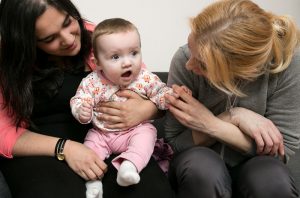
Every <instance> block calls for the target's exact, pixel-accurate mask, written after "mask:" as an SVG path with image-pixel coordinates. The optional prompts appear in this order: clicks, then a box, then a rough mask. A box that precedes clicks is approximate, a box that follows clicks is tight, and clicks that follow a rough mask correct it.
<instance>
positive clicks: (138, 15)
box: [72, 0, 300, 71]
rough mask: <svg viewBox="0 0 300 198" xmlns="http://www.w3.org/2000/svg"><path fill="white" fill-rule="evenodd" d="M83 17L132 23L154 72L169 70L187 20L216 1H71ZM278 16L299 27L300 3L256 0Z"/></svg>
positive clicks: (183, 35) (183, 34) (182, 36)
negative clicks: (123, 20) (289, 17)
mask: <svg viewBox="0 0 300 198" xmlns="http://www.w3.org/2000/svg"><path fill="white" fill-rule="evenodd" d="M72 1H73V2H74V3H75V5H77V7H78V9H79V10H80V12H81V14H82V15H83V16H84V17H85V18H86V19H88V20H90V21H92V22H94V23H98V22H100V21H102V20H103V19H106V18H111V17H122V18H125V19H127V20H130V21H131V22H133V23H134V24H135V25H136V26H137V27H138V29H139V31H140V34H141V39H142V53H143V59H144V62H145V63H146V65H147V67H148V68H149V69H150V70H151V71H168V69H169V65H170V60H171V58H172V56H173V54H174V52H175V51H176V50H177V48H178V47H179V46H180V45H182V44H184V43H186V39H187V35H188V33H189V26H188V19H189V17H192V16H194V15H196V14H197V13H198V12H199V11H200V10H202V9H203V7H205V6H206V5H208V4H210V3H212V2H214V0H147V1H146V0H106V1H103V0H72ZM254 2H256V3H258V4H259V5H260V6H261V7H263V8H264V9H266V10H268V11H272V12H274V13H277V14H288V15H291V16H293V17H294V18H295V20H296V22H297V24H298V26H299V27H300V1H299V0H284V1H283V0H254Z"/></svg>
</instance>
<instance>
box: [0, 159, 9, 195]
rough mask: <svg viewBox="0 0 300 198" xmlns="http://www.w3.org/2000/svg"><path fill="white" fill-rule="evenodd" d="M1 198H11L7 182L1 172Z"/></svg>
mask: <svg viewBox="0 0 300 198" xmlns="http://www.w3.org/2000/svg"><path fill="white" fill-rule="evenodd" d="M0 163H1V162H0ZM0 198H11V194H10V191H9V188H8V186H7V184H6V181H5V179H4V177H3V175H2V173H1V171H0Z"/></svg>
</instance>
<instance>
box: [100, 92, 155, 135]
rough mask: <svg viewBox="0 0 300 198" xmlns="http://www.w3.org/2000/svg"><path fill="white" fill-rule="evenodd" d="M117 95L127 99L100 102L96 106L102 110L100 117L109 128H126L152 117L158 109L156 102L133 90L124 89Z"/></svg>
mask: <svg viewBox="0 0 300 198" xmlns="http://www.w3.org/2000/svg"><path fill="white" fill-rule="evenodd" d="M117 95H118V96H120V97H124V98H127V100H126V101H125V102H106V103H101V104H100V103H99V104H98V105H97V108H96V111H98V112H101V114H99V116H98V119H99V120H102V121H105V122H106V124H105V127H107V128H110V129H122V130H125V129H128V128H131V127H133V126H136V125H138V124H140V123H141V122H143V121H145V120H149V119H152V118H153V117H154V115H155V114H156V113H157V111H158V110H157V108H156V106H155V105H154V103H152V102H151V101H150V100H145V99H143V98H141V96H139V95H138V94H137V93H135V92H133V91H129V90H122V91H119V92H118V93H117Z"/></svg>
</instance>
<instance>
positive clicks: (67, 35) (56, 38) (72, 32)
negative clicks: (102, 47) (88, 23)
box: [35, 6, 81, 56]
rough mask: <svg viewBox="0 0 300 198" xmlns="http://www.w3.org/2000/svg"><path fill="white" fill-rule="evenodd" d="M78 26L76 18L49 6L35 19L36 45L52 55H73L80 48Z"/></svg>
mask: <svg viewBox="0 0 300 198" xmlns="http://www.w3.org/2000/svg"><path fill="white" fill-rule="evenodd" d="M80 33H81V32H80V26H79V23H78V21H77V20H76V19H74V18H73V17H71V16H70V15H68V14H67V13H66V12H61V11H59V10H57V9H56V8H54V7H52V6H49V7H48V8H47V10H46V11H45V12H44V13H43V14H42V15H41V16H40V17H39V18H38V19H37V21H36V24H35V34H36V38H37V47H38V48H39V49H41V50H43V51H44V52H46V53H47V54H50V55H54V56H75V55H77V54H78V52H79V51H80V48H81V41H80V40H81V34H80Z"/></svg>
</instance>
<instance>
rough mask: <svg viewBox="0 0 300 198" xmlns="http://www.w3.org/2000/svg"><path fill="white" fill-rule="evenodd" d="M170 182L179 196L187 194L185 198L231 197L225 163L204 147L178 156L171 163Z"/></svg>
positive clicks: (229, 180)
mask: <svg viewBox="0 0 300 198" xmlns="http://www.w3.org/2000/svg"><path fill="white" fill-rule="evenodd" d="M170 180H171V183H172V186H173V187H175V191H176V190H177V192H178V193H179V194H180V193H184V194H189V196H186V197H197V196H198V197H199V196H200V195H201V196H203V197H205V195H211V196H210V197H230V195H231V179H230V176H229V173H228V171H227V168H226V166H225V163H224V162H223V160H222V159H221V158H220V157H219V155H217V154H216V153H215V152H214V151H212V150H211V149H208V148H205V147H194V148H191V149H188V150H186V151H183V152H182V153H180V154H178V155H177V156H176V157H175V158H174V160H173V161H172V162H171V169H170ZM191 194H193V195H191ZM214 194H215V196H212V195H214ZM224 195H226V196H224Z"/></svg>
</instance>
